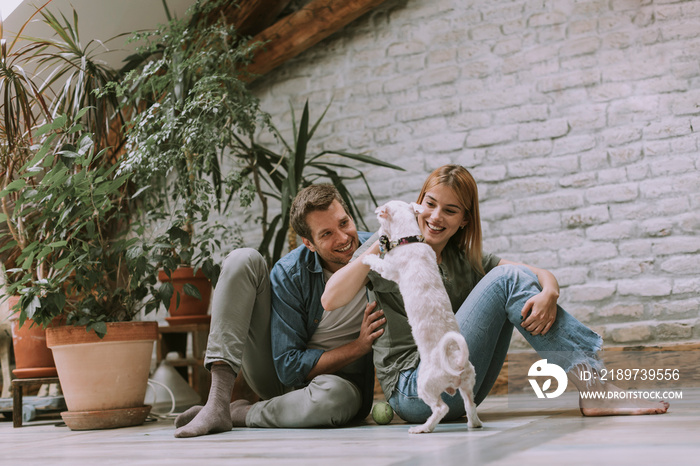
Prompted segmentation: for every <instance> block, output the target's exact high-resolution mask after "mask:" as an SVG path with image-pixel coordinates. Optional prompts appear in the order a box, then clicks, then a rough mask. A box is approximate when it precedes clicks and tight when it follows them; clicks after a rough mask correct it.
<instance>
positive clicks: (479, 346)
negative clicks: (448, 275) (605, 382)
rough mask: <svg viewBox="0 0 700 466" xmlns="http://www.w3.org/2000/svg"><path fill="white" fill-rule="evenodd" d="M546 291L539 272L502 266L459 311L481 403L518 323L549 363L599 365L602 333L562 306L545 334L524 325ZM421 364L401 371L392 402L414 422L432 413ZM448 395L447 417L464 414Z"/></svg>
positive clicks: (566, 366) (457, 398) (456, 398)
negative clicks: (528, 305) (421, 386)
mask: <svg viewBox="0 0 700 466" xmlns="http://www.w3.org/2000/svg"><path fill="white" fill-rule="evenodd" d="M540 291H541V287H540V284H539V281H538V280H537V276H536V275H535V274H534V273H533V272H532V271H531V270H530V269H528V268H527V267H525V266H516V265H501V266H498V267H495V268H494V269H492V270H491V271H490V272H489V273H487V274H486V276H484V277H483V278H482V279H481V280H480V281H479V283H478V284H477V286H476V287H474V289H473V290H472V292H471V293H470V294H469V296H468V297H467V299H466V300H465V301H464V303H463V304H462V306H461V307H460V308H459V310H458V311H457V314H456V315H455V316H456V317H457V323H458V324H459V328H460V331H461V333H462V335H464V338H465V339H466V340H467V345H468V347H469V360H470V361H471V363H472V365H473V366H474V369H475V371H476V383H475V384H474V398H475V401H476V404H479V403H481V402H482V401H483V400H484V398H486V395H487V394H488V393H489V391H490V390H491V387H493V385H494V383H495V382H496V378H497V377H498V374H499V373H500V371H501V368H502V367H503V362H504V361H505V358H506V354H507V352H508V347H509V345H510V338H511V335H512V333H513V327H515V328H517V329H518V331H520V333H521V334H522V335H523V336H524V337H525V339H526V340H527V341H528V342H529V343H530V344H531V345H532V347H533V348H534V349H535V350H536V351H537V353H538V354H539V355H540V356H542V357H544V358H547V359H548V362H550V363H554V364H557V365H559V366H561V367H562V368H563V369H564V370H565V371H567V372H568V371H569V370H570V369H572V368H573V367H574V366H576V365H578V364H589V365H593V366H597V365H598V361H597V358H596V353H597V352H598V351H599V350H600V348H601V346H602V339H601V337H600V336H599V335H598V334H596V333H595V332H593V331H592V330H590V329H588V328H587V327H586V326H584V325H583V324H582V323H581V322H579V321H578V320H576V319H575V318H574V317H573V316H572V315H571V314H569V313H567V312H566V311H564V310H563V309H562V308H561V307H557V317H556V320H555V321H554V324H552V327H551V328H550V329H549V332H547V334H545V335H536V336H533V335H531V334H530V333H529V332H528V331H527V330H525V329H524V328H523V327H521V326H520V324H521V322H522V319H521V317H522V315H521V312H522V310H523V307H524V306H525V302H526V301H527V300H528V299H530V298H531V297H532V296H534V295H536V294H538V293H539V292H540ZM419 368H420V364H419V365H418V367H417V368H415V369H409V370H405V371H403V372H401V374H399V380H398V383H397V384H396V389H395V390H394V393H392V395H391V397H390V398H389V400H388V401H389V404H390V405H391V407H392V408H393V409H394V411H396V413H397V414H398V415H399V416H401V418H402V419H404V420H405V421H408V422H411V423H422V422H425V420H426V419H428V417H429V416H430V414H431V410H430V407H428V405H426V404H425V403H424V402H423V401H422V400H421V399H420V398H419V397H418V388H417V379H418V370H419ZM442 398H443V400H444V401H445V402H446V403H447V405H448V406H449V408H450V411H449V413H448V414H447V416H445V420H448V421H449V420H455V419H458V418H460V417H462V416H464V415H465V410H464V401H462V397H461V395H460V394H459V392H457V393H456V394H455V395H454V396H449V395H448V394H446V393H443V395H442Z"/></svg>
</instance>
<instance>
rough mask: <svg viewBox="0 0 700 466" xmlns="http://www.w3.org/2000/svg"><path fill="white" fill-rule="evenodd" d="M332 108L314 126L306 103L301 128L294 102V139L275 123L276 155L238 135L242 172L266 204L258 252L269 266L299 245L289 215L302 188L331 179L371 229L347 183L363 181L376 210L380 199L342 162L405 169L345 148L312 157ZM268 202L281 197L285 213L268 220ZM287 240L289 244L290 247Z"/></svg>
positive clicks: (357, 170)
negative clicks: (311, 149)
mask: <svg viewBox="0 0 700 466" xmlns="http://www.w3.org/2000/svg"><path fill="white" fill-rule="evenodd" d="M330 105H331V104H330V103H329V104H328V106H326V108H325V110H324V111H323V113H322V114H321V116H320V117H319V118H318V120H316V122H315V123H314V124H313V125H312V126H311V127H309V119H310V117H309V102H308V101H306V103H305V104H304V110H303V111H302V114H301V120H300V121H299V126H298V128H297V120H296V116H295V113H294V108H293V107H292V105H291V103H290V109H291V114H292V140H291V141H288V140H286V139H285V138H284V136H283V135H282V133H281V132H280V131H279V130H278V129H277V127H275V126H274V125H270V127H271V130H272V132H273V134H274V135H275V137H276V138H277V140H278V141H280V143H281V144H282V146H283V151H282V152H281V153H278V152H274V151H273V150H272V149H270V148H268V147H265V146H263V145H261V144H258V143H256V142H255V141H254V139H253V137H252V136H251V137H250V139H249V141H245V140H243V139H242V138H240V137H238V136H237V141H238V144H239V147H238V151H237V153H236V155H237V156H238V157H239V159H240V160H242V161H243V163H244V166H245V168H244V169H243V170H242V174H243V175H245V176H248V177H250V178H252V179H253V182H254V186H255V189H256V192H257V195H258V197H259V199H260V201H261V203H262V214H261V225H262V233H263V238H262V241H261V242H260V245H259V246H258V250H259V251H260V253H261V254H262V255H263V256H265V257H266V258H267V259H268V262H269V263H270V264H274V263H275V262H277V260H279V259H280V257H282V253H283V251H284V248H285V245H286V246H287V247H288V248H289V249H290V250H291V249H293V248H294V247H296V233H295V232H294V231H293V230H292V229H291V227H290V224H289V220H290V219H289V211H290V208H291V205H292V200H293V199H294V197H295V196H296V195H297V193H298V192H299V191H300V190H301V189H302V188H304V187H306V186H309V185H311V184H313V183H316V182H320V181H326V182H330V183H332V184H334V185H335V187H336V188H337V189H338V191H339V192H340V195H341V196H342V198H343V200H344V201H345V203H346V204H347V205H348V208H349V209H350V214H351V215H352V216H353V217H354V218H355V219H356V221H358V222H359V223H360V225H361V226H362V227H363V228H365V229H367V225H366V224H365V222H364V219H363V218H362V215H361V210H360V209H359V208H358V206H357V203H356V201H355V196H354V195H353V193H352V191H351V190H350V189H349V188H348V186H347V185H346V183H348V182H350V181H354V180H361V181H362V182H363V184H364V185H365V188H366V189H367V194H368V195H369V197H370V199H371V200H372V202H373V203H374V205H375V206H376V205H377V200H376V199H375V198H374V194H373V193H372V189H371V187H370V185H369V183H368V182H367V178H365V175H364V173H363V172H362V170H360V168H358V167H357V166H355V165H349V164H347V163H344V162H341V161H340V160H342V159H349V160H352V161H355V162H361V163H364V164H369V165H374V166H379V167H385V168H391V169H393V170H400V171H403V170H404V169H403V168H401V167H399V166H396V165H394V164H391V163H388V162H384V161H382V160H378V159H375V158H373V157H370V156H368V155H364V154H355V153H351V152H347V151H342V150H322V151H319V152H316V153H309V146H310V141H311V139H312V138H313V136H314V134H315V133H316V130H317V129H318V127H319V125H320V124H321V121H322V120H323V118H324V117H325V115H326V112H328V109H329V108H330ZM268 198H272V199H276V200H277V201H279V203H280V204H281V209H280V212H279V213H278V214H276V215H275V216H274V217H272V220H269V221H268V215H269V207H268V202H267V201H268ZM285 240H287V241H286V244H285Z"/></svg>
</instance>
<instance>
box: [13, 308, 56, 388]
mask: <svg viewBox="0 0 700 466" xmlns="http://www.w3.org/2000/svg"><path fill="white" fill-rule="evenodd" d="M19 299H20V297H19V296H10V298H8V305H9V306H10V309H12V308H13V307H14V306H15V305H16V304H17V303H18V302H19ZM10 321H11V322H12V347H13V348H14V352H15V365H16V368H15V369H14V370H13V371H12V374H13V375H14V376H15V377H17V378H18V379H29V378H34V377H56V375H57V374H58V373H57V372H56V364H55V363H54V360H53V353H51V350H50V349H49V348H48V347H47V346H46V330H45V329H44V328H43V327H42V326H41V325H39V324H37V323H35V322H34V321H33V320H31V319H27V320H26V321H25V322H24V325H22V327H20V326H19V314H13V315H11V316H10Z"/></svg>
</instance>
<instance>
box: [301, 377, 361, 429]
mask: <svg viewBox="0 0 700 466" xmlns="http://www.w3.org/2000/svg"><path fill="white" fill-rule="evenodd" d="M307 389H308V390H309V393H310V396H311V399H312V402H313V405H314V410H315V411H316V414H317V415H319V416H320V417H321V418H322V419H323V420H322V421H321V423H322V424H325V425H328V426H341V425H344V424H347V423H348V422H350V421H351V420H352V419H353V418H354V417H355V415H356V414H357V412H358V411H359V410H360V407H361V406H362V394H361V392H360V390H359V389H358V388H357V387H356V386H355V384H353V383H352V382H349V381H347V380H345V379H343V378H341V377H338V376H335V375H320V376H318V377H316V378H314V380H313V381H312V382H311V384H309V386H308V387H307Z"/></svg>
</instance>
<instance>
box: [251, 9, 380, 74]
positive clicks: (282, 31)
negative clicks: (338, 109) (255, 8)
mask: <svg viewBox="0 0 700 466" xmlns="http://www.w3.org/2000/svg"><path fill="white" fill-rule="evenodd" d="M382 2H384V0H313V1H312V2H310V3H308V4H307V5H306V6H304V7H303V8H301V9H300V10H298V11H296V12H295V13H292V14H291V15H289V16H286V17H284V18H282V19H281V20H279V21H278V22H276V23H275V24H273V25H272V26H270V27H268V28H267V29H265V30H264V31H262V32H261V33H259V34H257V35H256V36H255V37H253V42H258V41H261V42H264V43H266V44H265V45H264V46H263V47H262V48H260V49H259V50H258V52H257V53H256V54H255V56H254V58H253V62H252V63H251V65H250V66H249V67H248V72H249V73H252V74H253V75H258V76H262V75H264V74H266V73H268V72H269V71H271V70H273V69H275V68H276V67H278V66H280V65H281V64H282V63H284V62H285V61H287V60H289V59H290V58H293V57H295V56H297V55H299V54H300V53H302V52H303V51H305V50H306V49H308V48H309V47H311V46H313V45H315V44H317V43H319V42H320V41H322V40H323V39H325V38H326V37H328V36H330V35H331V34H333V33H334V32H336V31H338V30H340V29H342V28H343V27H345V26H346V25H347V24H349V23H351V22H352V21H354V20H356V19H357V18H359V17H360V16H362V15H363V14H365V13H367V12H368V11H370V10H371V9H373V8H375V7H376V6H378V5H379V4H381V3H382Z"/></svg>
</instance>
